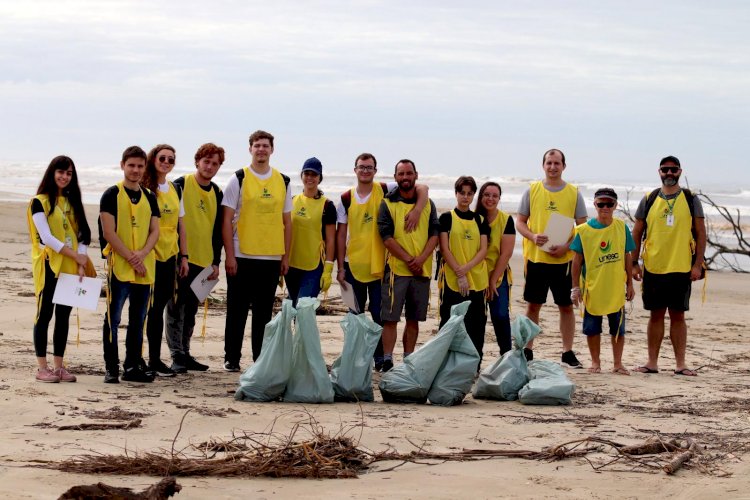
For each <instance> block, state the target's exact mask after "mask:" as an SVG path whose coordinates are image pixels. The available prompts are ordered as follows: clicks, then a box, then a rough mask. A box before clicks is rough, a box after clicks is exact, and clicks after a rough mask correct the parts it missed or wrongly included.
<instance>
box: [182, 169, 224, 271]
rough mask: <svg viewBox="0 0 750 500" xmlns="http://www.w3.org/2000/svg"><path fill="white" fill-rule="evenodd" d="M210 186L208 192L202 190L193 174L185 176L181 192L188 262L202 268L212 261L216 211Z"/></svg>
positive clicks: (214, 199)
mask: <svg viewBox="0 0 750 500" xmlns="http://www.w3.org/2000/svg"><path fill="white" fill-rule="evenodd" d="M210 186H211V187H210V189H209V190H208V191H206V190H205V189H203V188H202V187H201V185H200V184H198V181H197V180H195V175H194V174H193V175H186V176H185V185H184V187H183V190H182V204H183V206H184V207H185V217H184V218H183V222H184V224H185V234H186V236H187V253H188V262H189V263H191V264H195V265H196V266H199V267H204V268H205V267H208V266H210V265H211V264H212V263H213V261H214V247H213V232H214V224H215V223H216V211H217V209H218V205H217V200H216V194H214V188H213V186H212V185H210Z"/></svg>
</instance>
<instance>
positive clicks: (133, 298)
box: [102, 273, 151, 371]
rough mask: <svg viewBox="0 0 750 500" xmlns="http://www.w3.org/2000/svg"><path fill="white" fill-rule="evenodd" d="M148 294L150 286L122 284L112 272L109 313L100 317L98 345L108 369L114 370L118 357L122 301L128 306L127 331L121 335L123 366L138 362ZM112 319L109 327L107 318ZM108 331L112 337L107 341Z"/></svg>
mask: <svg viewBox="0 0 750 500" xmlns="http://www.w3.org/2000/svg"><path fill="white" fill-rule="evenodd" d="M150 294H151V286H150V285H139V284H135V283H125V282H122V281H120V280H118V279H117V278H116V277H115V275H114V273H113V274H112V277H111V278H110V280H109V296H110V303H109V314H108V315H107V314H105V316H104V328H103V330H102V344H103V346H104V363H105V365H106V367H107V369H108V370H111V371H118V370H119V365H120V356H119V354H118V349H117V328H118V327H119V326H120V319H121V317H122V308H123V307H124V306H125V300H128V299H129V301H130V305H129V306H128V330H127V334H126V336H125V364H124V368H126V369H127V368H131V367H134V366H137V365H138V362H139V361H140V360H141V347H142V346H143V324H144V323H145V321H146V313H147V312H148V301H149V297H150ZM110 319H111V321H112V326H111V328H110V323H109V321H110ZM110 332H111V334H112V338H111V340H110Z"/></svg>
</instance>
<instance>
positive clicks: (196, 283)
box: [190, 266, 219, 302]
mask: <svg viewBox="0 0 750 500" xmlns="http://www.w3.org/2000/svg"><path fill="white" fill-rule="evenodd" d="M213 272H214V268H213V266H208V267H207V268H205V269H204V270H203V271H201V272H200V273H198V276H196V277H195V279H194V280H193V282H192V283H190V289H191V290H192V291H193V293H194V294H195V296H196V297H197V298H198V302H203V301H204V300H206V297H208V294H209V293H211V290H213V289H214V287H215V286H216V285H217V283H219V280H218V279H215V280H209V279H208V277H209V276H211V274H213Z"/></svg>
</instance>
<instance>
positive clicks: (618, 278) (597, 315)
mask: <svg viewBox="0 0 750 500" xmlns="http://www.w3.org/2000/svg"><path fill="white" fill-rule="evenodd" d="M594 208H595V209H596V218H594V219H589V221H588V222H586V223H584V224H581V225H580V226H578V227H576V235H575V238H573V242H572V243H571V244H570V249H571V250H573V251H574V252H575V257H573V289H572V291H571V293H570V298H571V299H572V300H573V303H574V304H575V305H578V304H579V303H580V302H583V305H584V311H583V334H584V335H586V342H587V343H588V346H589V353H590V354H591V366H590V367H589V373H600V372H601V371H602V369H601V359H600V357H599V354H600V352H601V333H602V319H603V317H604V316H607V322H608V324H609V334H610V336H611V337H612V352H613V355H614V367H613V368H612V373H617V374H619V375H630V372H629V371H628V370H627V369H626V368H625V367H624V366H623V364H622V351H623V349H624V348H625V307H624V306H625V299H627V300H633V296H634V295H635V291H634V290H633V279H632V276H631V272H632V265H631V261H630V252H632V251H633V250H634V249H635V243H634V242H633V237H632V236H631V234H630V229H629V228H628V226H626V225H625V223H624V222H623V221H621V220H619V219H614V218H613V217H612V214H613V213H614V212H615V209H616V208H617V193H616V192H615V190H614V189H611V188H602V189H599V190H597V191H596V193H595V194H594ZM581 275H583V279H581Z"/></svg>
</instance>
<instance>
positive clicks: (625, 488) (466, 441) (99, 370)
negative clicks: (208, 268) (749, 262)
mask: <svg viewBox="0 0 750 500" xmlns="http://www.w3.org/2000/svg"><path fill="white" fill-rule="evenodd" d="M25 210H26V205H25V204H24V203H20V202H18V203H16V202H4V203H1V204H0V220H2V221H3V222H2V227H3V233H2V236H0V257H1V258H2V264H1V265H0V276H2V280H1V281H0V286H2V295H0V296H1V297H2V300H0V401H1V402H0V418H1V419H2V422H3V424H4V425H3V426H2V429H0V439H1V441H2V443H3V446H2V450H1V451H0V478H1V479H2V481H0V496H2V497H4V498H57V497H58V496H59V495H60V494H62V493H63V492H64V491H66V490H67V489H68V488H70V487H71V486H74V485H81V484H92V483H96V482H99V481H101V482H104V483H107V484H110V485H115V486H127V487H132V488H134V489H136V490H141V489H143V488H146V487H147V486H149V485H151V484H154V483H156V482H157V481H158V480H159V477H158V472H156V474H157V476H154V477H149V476H124V475H118V476H108V475H81V474H71V473H65V472H59V471H55V470H50V469H46V468H40V467H39V465H40V464H39V463H38V461H40V460H52V461H58V460H64V459H67V458H70V457H73V456H77V455H83V454H90V453H103V454H120V453H124V452H125V451H126V450H127V452H128V453H134V452H138V451H156V450H158V449H164V450H167V452H168V450H170V448H171V447H172V446H174V448H175V449H185V448H186V447H187V446H189V445H190V444H197V443H201V442H204V441H206V440H208V439H211V438H214V439H219V440H228V439H230V438H231V437H232V433H233V432H235V433H241V432H242V431H248V432H264V431H268V430H269V429H271V427H272V426H273V428H274V430H275V431H276V432H279V433H282V434H283V433H288V432H289V430H290V429H291V428H292V427H293V426H294V425H295V423H297V422H299V421H303V420H307V419H308V416H309V415H312V416H313V417H314V419H315V420H316V421H317V422H318V424H319V425H320V426H321V427H322V428H323V429H325V430H326V431H327V432H329V433H331V434H336V433H337V432H339V431H340V430H341V429H347V428H351V430H350V432H349V435H350V436H352V437H354V438H355V439H358V440H359V446H360V447H362V448H366V449H369V450H372V451H375V452H377V451H384V450H387V449H395V450H397V451H399V452H402V453H408V452H410V451H412V450H416V449H417V447H421V448H424V449H427V450H430V451H438V452H455V451H458V450H462V449H504V450H534V451H540V450H542V449H543V448H545V447H549V446H555V445H558V444H562V443H565V442H568V441H573V440H576V439H582V438H585V437H589V436H591V437H598V438H601V439H606V440H610V441H614V442H617V443H622V444H638V443H642V442H644V441H645V440H646V439H648V438H649V437H652V436H655V435H659V436H661V437H662V438H664V439H667V438H674V437H690V438H692V439H694V440H695V441H696V442H697V444H698V445H699V447H700V448H701V450H702V454H701V455H700V456H698V457H696V458H694V459H693V460H691V461H690V462H688V464H687V465H686V466H685V468H683V469H681V470H679V471H678V472H677V473H676V474H675V475H672V476H669V475H666V474H665V473H664V472H662V471H661V470H659V469H656V470H655V469H651V468H647V467H645V466H639V465H638V464H634V463H632V462H628V461H625V460H621V461H618V462H615V463H612V464H610V465H608V466H605V467H602V468H600V469H599V470H596V469H595V467H599V466H601V465H603V464H605V463H606V462H609V461H611V460H612V459H613V458H614V455H613V454H612V452H611V451H610V450H608V449H607V448H603V449H602V452H600V453H590V454H588V455H587V457H586V458H582V457H580V458H567V459H565V460H560V461H553V462H550V461H541V460H524V459H517V458H512V459H510V458H495V459H488V460H482V461H464V462H459V461H447V462H442V463H441V462H437V461H433V462H427V461H420V463H405V464H403V465H401V466H400V467H397V468H394V466H396V465H398V464H399V463H398V462H379V463H376V464H375V465H374V466H373V467H372V468H371V470H369V471H367V472H365V473H362V474H361V475H360V476H359V478H357V479H340V480H314V479H272V478H251V479H237V478H221V479H214V478H204V477H179V478H178V482H179V483H180V484H181V485H182V486H183V489H182V491H181V492H180V493H179V494H178V495H177V496H176V498H179V499H183V498H184V499H188V498H216V499H219V498H236V497H238V496H243V497H250V496H252V497H254V498H288V497H296V498H311V497H324V496H325V497H329V498H380V499H382V498H497V497H521V498H582V497H590V498H647V497H656V496H658V497H674V498H718V497H721V498H742V497H744V498H747V491H748V490H749V489H750V465H748V462H747V461H744V460H746V458H747V457H748V454H749V453H750V433H748V431H747V429H750V417H749V415H750V411H749V410H750V390H749V388H750V333H749V332H748V329H747V324H748V323H749V322H750V308H748V307H747V304H748V303H750V281H749V280H748V279H747V278H746V276H744V275H740V274H731V273H719V272H712V273H709V277H708V289H707V294H706V301H705V303H703V304H701V287H702V285H703V282H700V284H699V285H698V286H697V287H694V290H693V298H692V301H691V310H690V311H689V312H688V313H687V319H688V328H689V333H688V351H687V353H688V365H689V366H690V367H692V368H697V369H699V376H698V377H684V376H675V375H673V371H672V370H673V368H674V356H673V352H672V346H671V343H670V342H669V339H668V338H667V339H665V341H664V345H663V348H662V356H661V359H660V369H661V372H660V373H659V374H653V375H646V374H640V373H633V374H632V375H631V376H629V377H627V376H622V375H615V374H612V373H609V369H610V368H611V362H612V353H611V349H610V348H609V341H608V340H606V339H603V342H602V344H603V346H602V362H603V373H601V374H595V375H594V374H588V373H587V372H586V371H585V370H572V369H568V370H567V373H568V376H569V377H570V378H571V379H572V380H573V381H574V382H575V383H576V385H577V390H576V394H575V396H574V399H573V404H572V405H570V406H555V407H548V406H547V407H545V406H524V405H522V404H520V403H518V402H497V401H483V400H474V399H473V398H472V397H471V396H470V395H469V396H467V398H466V400H465V402H464V404H462V405H460V406H457V407H452V408H443V407H435V406H430V405H423V406H417V405H393V404H385V403H383V402H382V400H381V398H380V394H379V391H377V390H376V391H375V396H376V402H375V403H367V404H362V405H357V404H348V403H336V404H333V405H317V406H316V405H298V404H289V403H263V404H256V403H247V402H237V401H235V400H234V398H233V394H234V391H235V389H236V388H237V379H238V377H237V374H232V373H226V372H224V371H223V370H222V369H221V367H222V363H223V337H224V333H223V332H224V309H223V307H221V306H215V307H212V308H211V309H210V310H209V313H208V320H207V327H206V336H205V338H204V339H201V338H200V336H199V335H200V331H199V330H197V332H196V335H197V336H196V337H194V339H193V344H192V345H193V347H192V353H193V355H195V356H196V358H197V359H199V360H200V361H202V362H205V363H207V364H209V365H210V367H211V369H210V371H208V372H206V373H196V372H190V373H189V374H187V375H181V376H178V377H176V378H171V379H159V380H156V381H155V382H154V383H153V384H132V383H127V382H123V383H120V384H119V385H105V384H103V382H102V379H103V373H104V363H103V360H102V348H101V328H102V318H103V315H104V313H105V304H104V301H103V300H101V301H100V303H99V309H98V310H97V311H96V312H91V311H80V312H79V314H80V342H78V341H77V339H76V337H77V326H76V319H75V312H74V313H73V314H72V315H71V330H70V336H69V341H68V348H67V352H66V364H67V366H68V367H69V369H70V371H71V372H72V373H74V374H75V375H77V376H78V382H77V383H75V384H63V383H60V384H42V383H39V382H36V381H35V379H34V373H35V370H36V361H35V358H34V350H33V342H32V326H33V317H34V311H35V299H34V296H33V283H32V279H31V264H30V258H29V241H28V240H29V237H28V233H27V230H26V215H25ZM87 210H88V214H89V223H90V224H91V225H92V228H95V227H96V207H88V208H87ZM94 232H95V231H94ZM89 255H90V257H91V258H92V259H93V260H94V262H95V264H96V266H97V268H98V270H99V271H100V273H102V272H103V261H102V260H101V259H100V258H99V251H98V245H94V246H93V247H92V248H91V250H90V252H89ZM513 267H514V270H515V273H514V275H515V281H516V282H515V284H514V287H513V292H512V310H511V314H512V316H515V315H516V314H519V313H522V312H523V311H524V309H525V308H524V304H523V301H522V297H521V296H522V290H523V286H522V285H523V276H522V275H523V273H522V271H521V268H522V266H521V261H520V258H519V256H515V257H514V260H513ZM221 272H222V275H221V280H222V281H221V283H220V284H219V285H218V287H217V289H216V290H215V293H214V296H215V297H216V298H217V299H219V300H223V299H224V297H225V295H226V284H225V281H224V278H225V276H224V269H223V265H222V271H221ZM636 286H637V288H636V289H637V291H639V288H638V285H636ZM434 289H435V287H434V283H433V291H434ZM329 295H330V297H332V298H333V297H338V295H339V292H338V289H337V288H336V286H334V287H332V289H331V291H330V293H329ZM550 302H551V299H550ZM436 316H437V299H436V296H433V300H432V312H431V314H430V319H429V320H428V321H427V323H426V324H423V325H422V331H421V333H420V342H419V343H420V344H421V343H423V342H424V341H426V340H428V339H429V338H430V336H431V335H433V334H434V333H435V332H436V331H437V323H438V321H437V317H436ZM647 318H648V315H647V313H646V311H644V310H643V308H642V303H641V301H640V297H639V296H638V297H637V298H636V300H635V301H634V303H633V307H632V311H631V312H629V314H628V316H627V321H628V323H627V344H626V347H625V353H624V361H625V365H626V366H627V367H629V368H632V367H634V366H636V365H639V364H642V363H643V362H644V361H645V360H646V333H645V329H646V321H647ZM341 319H342V316H318V327H319V329H320V333H321V343H322V349H323V354H324V356H325V358H326V362H327V363H328V364H330V363H332V362H333V360H334V359H335V358H336V357H337V356H338V355H339V354H340V351H341V347H342V338H343V337H342V332H341V328H340V326H339V321H340V320H341ZM199 321H200V320H199ZM580 321H581V320H580V317H578V318H577V332H579V333H577V337H576V344H575V350H576V352H577V353H578V357H579V359H580V360H581V361H582V362H583V363H584V365H585V366H588V365H589V364H590V360H589V355H588V350H587V348H586V342H585V339H584V337H583V335H582V334H581V333H580ZM541 323H542V325H541V326H542V328H543V330H544V332H543V334H542V335H541V336H540V337H539V338H538V340H537V341H536V343H535V357H536V358H539V359H550V360H554V361H559V359H560V339H559V333H558V327H557V314H556V308H554V307H553V306H552V305H550V303H548V305H547V306H545V307H544V308H543V309H542V321H541ZM121 332H122V330H121ZM249 335H250V334H249V322H248V328H247V333H246V337H245V343H244V346H243V358H242V360H241V366H242V367H243V369H244V368H246V367H247V365H248V363H249V362H250V355H249V352H250V338H249ZM120 337H121V338H120V342H121V354H123V353H124V342H123V340H124V332H122V333H121V336H120ZM50 350H51V331H50ZM401 352H402V349H401V346H400V343H399V344H397V347H396V357H397V361H400V359H401ZM498 354H499V352H498V347H497V344H496V342H495V338H494V333H493V331H492V327H491V325H490V323H489V322H488V325H487V330H486V344H485V362H484V365H485V366H486V365H488V364H489V363H491V362H492V361H494V360H495V359H496V358H497V357H498ZM168 357H169V355H168V349H167V347H166V344H165V345H164V346H163V347H162V359H163V360H167V359H168ZM49 358H50V360H51V354H50V355H49ZM378 380H379V375H376V376H375V377H374V383H375V384H377V381H378ZM115 408H119V409H120V410H124V411H128V412H135V413H140V414H142V415H143V416H142V417H140V418H141V420H142V425H141V426H140V427H137V428H133V429H129V430H123V429H116V430H84V431H78V430H58V427H59V426H62V425H71V424H80V423H85V422H97V421H99V422H106V421H108V420H106V419H104V420H96V419H94V418H93V417H92V415H101V414H104V415H106V414H107V413H108V412H109V413H112V414H114V413H115V410H113V409H115ZM188 410H191V411H190V412H189V413H188V414H187V415H186V416H185V413H186V411H188ZM96 412H100V413H96ZM183 416H185V418H184V422H183V423H182V429H181V431H180V433H179V435H178V436H177V439H176V440H175V436H176V435H177V432H178V428H179V426H180V422H181V419H183ZM301 432H302V431H301ZM300 436H302V434H300ZM303 437H304V436H303ZM173 440H174V445H173Z"/></svg>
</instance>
